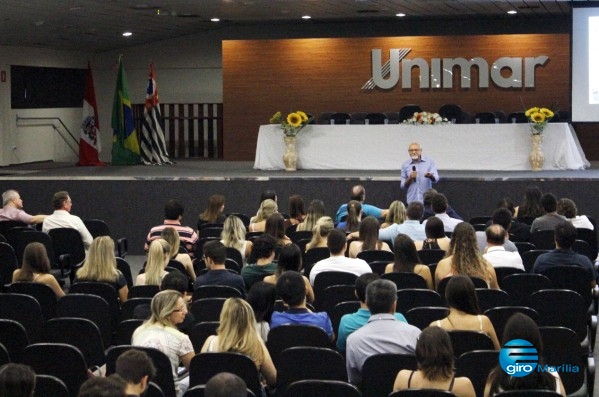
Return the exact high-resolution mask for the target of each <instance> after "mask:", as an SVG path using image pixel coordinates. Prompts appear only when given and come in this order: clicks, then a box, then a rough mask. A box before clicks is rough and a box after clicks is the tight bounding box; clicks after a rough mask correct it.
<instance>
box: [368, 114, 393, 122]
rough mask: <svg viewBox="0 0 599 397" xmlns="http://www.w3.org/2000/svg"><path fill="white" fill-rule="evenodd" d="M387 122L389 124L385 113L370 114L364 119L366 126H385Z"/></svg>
mask: <svg viewBox="0 0 599 397" xmlns="http://www.w3.org/2000/svg"><path fill="white" fill-rule="evenodd" d="M385 121H386V122H387V123H388V122H389V120H388V119H387V116H386V115H385V114H384V113H368V114H367V115H366V117H364V122H365V124H385Z"/></svg>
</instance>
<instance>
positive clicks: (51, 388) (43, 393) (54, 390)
mask: <svg viewBox="0 0 599 397" xmlns="http://www.w3.org/2000/svg"><path fill="white" fill-rule="evenodd" d="M68 395H69V389H68V388H67V385H65V383H64V382H63V381H62V380H60V379H59V378H57V377H56V376H52V375H42V374H36V375H35V390H34V391H33V397H63V396H68Z"/></svg>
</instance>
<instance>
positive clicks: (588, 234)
mask: <svg viewBox="0 0 599 397" xmlns="http://www.w3.org/2000/svg"><path fill="white" fill-rule="evenodd" d="M576 238H577V239H580V240H584V241H586V242H587V243H588V244H589V247H590V249H591V252H590V256H593V255H595V256H594V257H593V259H591V260H594V259H595V258H596V257H597V231H596V230H591V229H586V228H577V229H576Z"/></svg>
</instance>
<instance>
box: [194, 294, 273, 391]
mask: <svg viewBox="0 0 599 397" xmlns="http://www.w3.org/2000/svg"><path fill="white" fill-rule="evenodd" d="M205 352H236V353H241V354H245V355H246V356H248V357H250V358H251V359H252V360H253V361H254V363H255V364H256V367H257V368H258V370H259V371H260V373H261V374H262V377H263V378H264V379H265V380H266V383H267V385H269V386H271V387H274V386H275V384H276V380H277V370H276V369H275V366H274V364H273V362H272V358H271V357H270V354H269V353H268V349H266V345H265V344H264V341H263V340H262V338H260V336H259V335H258V331H257V330H256V320H255V318H254V311H253V309H252V307H251V306H250V304H249V303H247V302H246V301H244V300H243V299H241V298H228V299H227V300H226V301H225V304H224V305H223V309H222V311H221V312H220V325H219V326H218V329H217V330H216V335H213V336H210V337H208V339H206V342H204V346H202V350H201V353H205Z"/></svg>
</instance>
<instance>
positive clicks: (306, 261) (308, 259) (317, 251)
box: [302, 247, 331, 277]
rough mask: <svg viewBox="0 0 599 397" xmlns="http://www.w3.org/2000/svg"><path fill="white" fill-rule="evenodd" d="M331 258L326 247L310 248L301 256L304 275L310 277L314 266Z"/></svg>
mask: <svg viewBox="0 0 599 397" xmlns="http://www.w3.org/2000/svg"><path fill="white" fill-rule="evenodd" d="M330 256H331V252H330V251H329V249H328V248H327V247H316V248H310V249H309V250H308V251H305V252H304V253H303V254H302V263H303V265H304V275H305V276H306V277H310V271H311V270H312V267H313V266H314V264H315V263H316V262H318V261H320V260H323V259H326V258H328V257H330Z"/></svg>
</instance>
